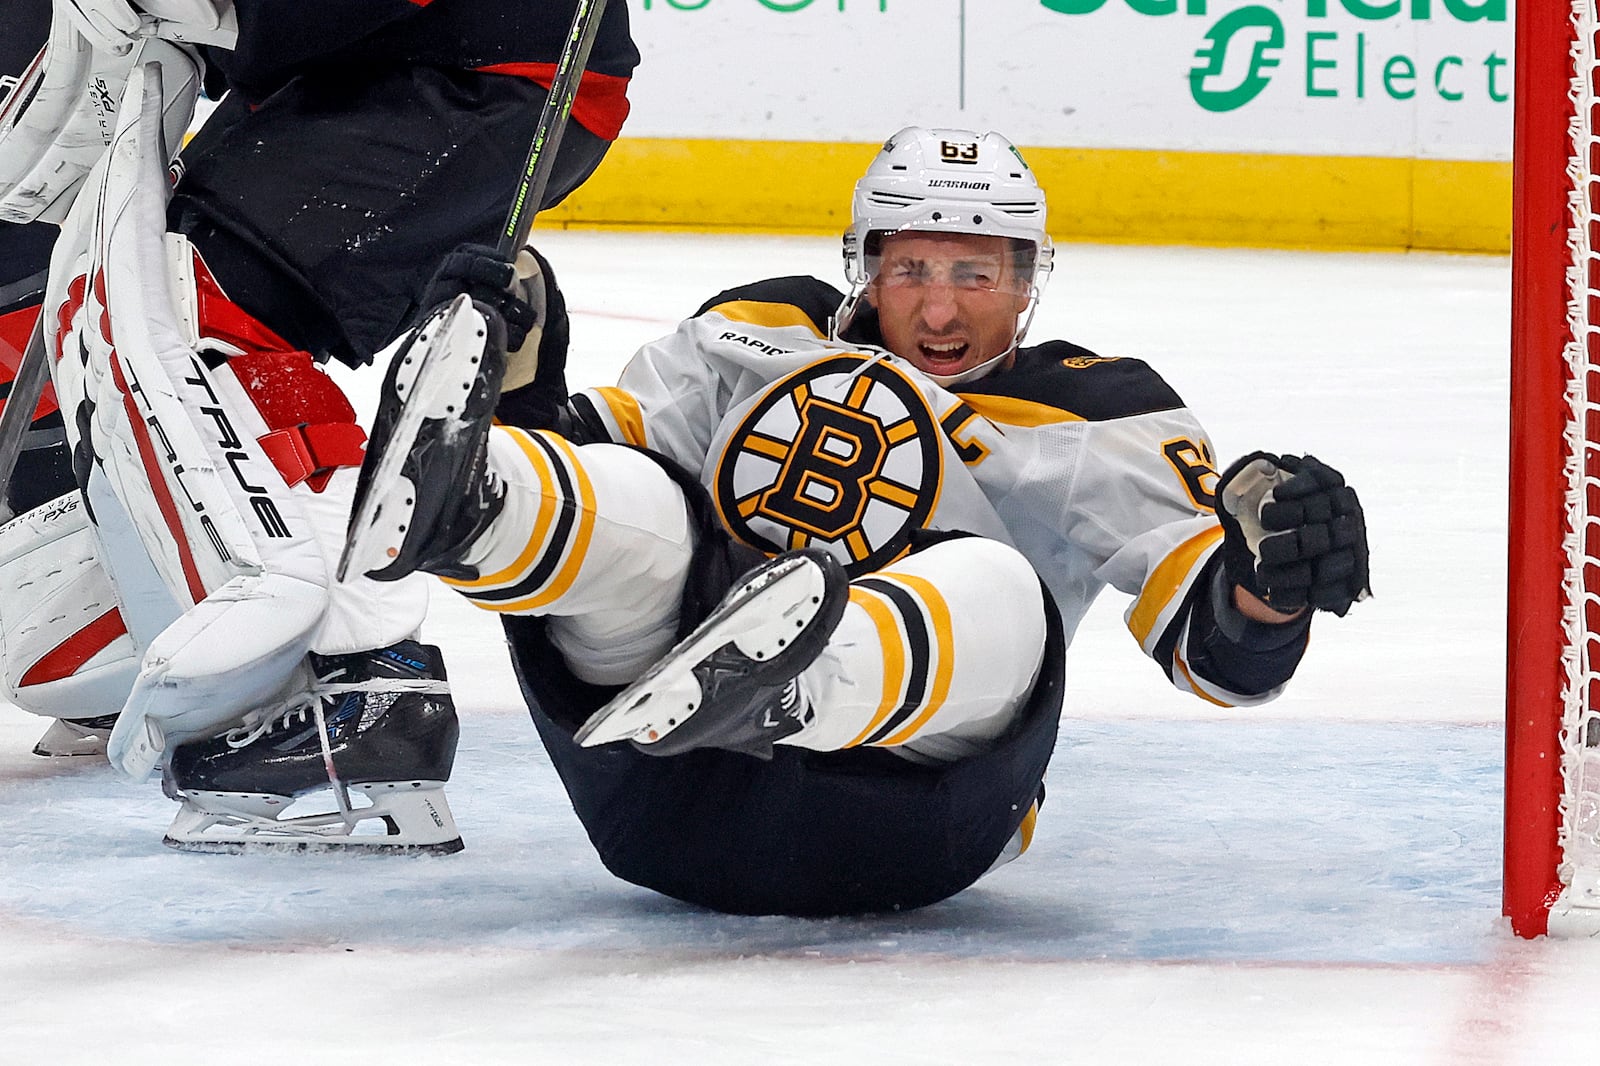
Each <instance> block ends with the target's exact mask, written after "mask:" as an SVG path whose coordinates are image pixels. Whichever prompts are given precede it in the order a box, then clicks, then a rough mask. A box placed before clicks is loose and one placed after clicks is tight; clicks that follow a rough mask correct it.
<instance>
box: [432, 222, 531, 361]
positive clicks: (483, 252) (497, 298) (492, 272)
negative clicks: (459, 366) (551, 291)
mask: <svg viewBox="0 0 1600 1066" xmlns="http://www.w3.org/2000/svg"><path fill="white" fill-rule="evenodd" d="M461 293H466V294H467V295H468V296H470V297H472V298H473V299H474V300H476V301H478V302H479V303H481V304H488V305H489V306H490V307H492V308H494V309H495V310H496V311H498V312H499V313H500V318H501V319H502V320H503V321H504V322H505V324H506V347H507V349H509V350H510V351H513V352H514V351H516V350H517V349H519V348H521V347H522V346H523V344H525V343H526V342H527V339H528V331H529V330H531V329H533V328H534V327H535V326H537V325H538V324H539V320H540V318H541V315H540V311H541V309H542V305H543V303H544V293H543V291H536V290H534V289H533V288H532V287H530V286H528V285H525V284H523V283H522V281H521V279H519V278H518V277H517V268H516V265H515V264H514V263H513V262H512V261H511V260H508V259H506V258H505V257H504V256H502V255H501V254H500V253H499V252H497V251H496V250H495V249H493V248H490V247H489V246H488V245H484V244H462V245H457V246H456V249H455V251H453V252H451V253H450V254H449V255H447V256H445V257H444V261H443V262H441V263H440V264H439V268H438V269H437V270H435V271H434V272H433V277H432V278H429V279H428V287H427V288H426V289H424V290H423V293H422V312H423V314H427V313H429V312H430V311H432V310H433V308H435V307H437V306H439V305H440V304H442V303H448V302H449V301H450V300H453V299H455V297H457V296H459V295H460V294H461Z"/></svg>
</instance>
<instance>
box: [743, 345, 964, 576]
mask: <svg viewBox="0 0 1600 1066" xmlns="http://www.w3.org/2000/svg"><path fill="white" fill-rule="evenodd" d="M939 444H940V436H939V432H938V423H937V421H936V420H935V419H934V417H933V412H932V411H930V410H929V409H928V405H927V403H926V402H925V401H924V400H923V398H922V394H921V393H920V392H918V391H917V388H916V386H915V385H913V384H912V383H911V382H910V381H909V380H907V378H906V377H905V376H904V375H903V374H901V373H900V372H899V371H897V370H896V369H895V368H894V367H893V366H890V365H889V364H887V363H885V362H882V361H868V360H866V359H864V358H861V357H856V356H840V357H838V358H834V359H827V360H824V361H822V362H820V363H814V364H812V365H811V366H808V367H806V368H805V369H804V370H801V371H800V372H798V373H796V374H793V375H791V376H789V377H787V378H784V379H783V380H782V381H779V382H777V383H776V384H774V385H773V386H772V387H771V388H770V389H769V390H768V391H767V393H766V395H764V396H763V397H762V398H761V399H760V400H759V401H758V402H757V403H756V405H755V406H754V407H753V408H751V410H750V412H749V414H747V415H746V416H745V418H744V421H743V422H742V423H740V425H739V428H738V429H736V430H735V431H734V433H733V436H731V437H730V438H729V439H728V445H727V449H726V451H725V452H724V453H723V455H722V459H721V462H719V463H718V466H717V475H716V483H715V495H716V503H717V508H718V510H719V511H720V512H721V513H722V518H723V521H724V522H726V523H727V525H728V528H729V529H731V530H732V531H733V533H734V535H735V536H737V537H738V538H739V539H740V540H743V541H745V542H746V543H748V544H753V545H755V546H756V547H758V548H763V549H765V550H767V551H774V552H776V551H785V550H788V549H791V548H804V547H823V548H828V549H829V550H831V551H832V552H833V553H834V554H835V555H836V556H838V557H839V558H840V559H841V560H843V561H845V562H846V563H847V564H848V565H849V567H850V569H851V570H852V571H861V570H870V569H875V568H877V567H880V566H883V565H884V564H885V563H888V562H889V561H891V560H893V559H895V558H896V557H898V556H899V555H901V554H902V553H903V552H904V551H905V550H906V547H907V545H908V544H909V542H910V536H911V531H912V530H914V529H921V528H923V527H924V526H925V525H926V524H927V521H928V517H929V515H931V514H932V513H933V509H934V505H935V504H936V503H937V502H938V499H939V486H940V484H941V476H942V470H941V462H942V458H941V452H940V450H939Z"/></svg>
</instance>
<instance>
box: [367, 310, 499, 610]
mask: <svg viewBox="0 0 1600 1066" xmlns="http://www.w3.org/2000/svg"><path fill="white" fill-rule="evenodd" d="M505 365H506V360H505V325H504V323H502V322H501V320H500V316H499V315H498V314H496V313H495V312H494V311H493V310H491V309H490V308H488V307H486V306H484V305H482V304H474V303H473V302H472V300H471V299H469V298H468V297H466V296H458V297H456V299H454V300H452V301H451V302H450V303H448V304H445V305H443V306H441V307H439V308H437V309H435V310H434V312H433V313H432V314H430V315H429V316H428V317H427V318H426V319H424V320H423V323H422V325H421V326H420V327H418V329H417V332H416V335H415V336H413V337H411V338H409V339H407V340H406V341H404V342H403V343H402V344H400V345H399V348H398V351H396V352H395V353H394V355H393V356H392V358H391V359H390V362H389V370H388V373H387V374H386V375H385V376H384V380H383V387H382V390H381V391H380V393H379V397H378V411H377V414H376V415H375V416H374V417H373V423H372V435H371V439H369V440H368V441H367V453H366V458H365V460H364V461H363V462H362V464H361V476H360V479H359V480H358V481H357V483H356V495H355V502H354V505H353V506H352V507H351V514H350V528H349V531H348V539H347V541H346V544H345V549H344V554H343V556H342V557H341V558H340V560H339V570H338V576H339V580H341V581H343V580H345V579H346V578H347V577H348V576H350V575H351V574H362V573H365V574H368V575H369V576H371V577H374V578H376V579H378V580H380V581H396V580H399V579H400V578H402V577H405V576H406V575H407V574H410V573H412V572H414V571H416V570H427V571H429V572H430V573H435V574H442V575H444V576H446V577H474V576H476V575H475V574H472V573H469V572H467V571H465V570H463V569H462V568H460V567H457V566H456V565H455V562H456V559H457V558H458V555H459V553H460V552H461V551H462V550H463V549H464V548H465V547H466V546H467V545H468V544H470V543H471V542H472V539H473V538H474V537H475V536H477V535H478V534H479V533H480V532H482V530H483V528H484V527H485V526H486V525H488V524H489V522H490V520H492V519H493V518H494V516H495V515H497V514H499V513H500V507H501V504H502V502H503V500H504V490H503V488H502V486H500V485H499V484H498V482H497V481H496V480H495V479H493V478H492V477H491V476H490V475H489V474H488V473H487V471H486V469H485V466H486V461H487V453H486V450H485V449H486V441H487V440H488V436H489V426H490V424H491V423H492V421H493V419H494V406H495V403H496V402H497V401H498V400H499V398H500V384H501V381H502V380H503V379H504V377H505Z"/></svg>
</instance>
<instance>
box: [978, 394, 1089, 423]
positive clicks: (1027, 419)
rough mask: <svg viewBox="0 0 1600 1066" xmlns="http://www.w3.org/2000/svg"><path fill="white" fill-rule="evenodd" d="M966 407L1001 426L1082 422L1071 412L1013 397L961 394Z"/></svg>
mask: <svg viewBox="0 0 1600 1066" xmlns="http://www.w3.org/2000/svg"><path fill="white" fill-rule="evenodd" d="M961 399H962V400H963V401H964V402H965V403H966V405H967V406H968V407H970V408H972V409H973V410H974V411H976V412H978V413H979V414H980V415H982V416H983V417H984V418H987V419H988V420H989V421H991V422H998V423H1000V424H1001V425H1003V426H1051V425H1055V424H1056V423H1058V422H1082V421H1083V419H1082V418H1081V417H1079V416H1078V415H1075V414H1073V413H1072V412H1071V411H1063V410H1062V409H1061V408H1059V407H1051V406H1050V405H1049V404H1043V403H1034V402H1033V401H1032V400H1019V399H1017V398H1016V397H1014V396H991V395H988V394H987V393H977V392H963V393H961Z"/></svg>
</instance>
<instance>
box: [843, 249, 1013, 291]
mask: <svg viewBox="0 0 1600 1066" xmlns="http://www.w3.org/2000/svg"><path fill="white" fill-rule="evenodd" d="M872 236H873V237H878V234H876V233H875V234H873V235H872ZM867 243H868V247H867V249H866V253H867V254H866V255H865V256H864V257H863V263H862V265H863V267H864V268H865V279H864V280H866V281H867V282H868V283H870V284H875V285H878V286H880V287H882V288H885V289H924V288H932V287H935V286H946V287H949V288H951V289H955V290H958V291H961V292H984V293H1004V294H1007V295H1011V296H1022V295H1025V294H1027V293H1028V292H1029V291H1030V290H1031V289H1032V287H1033V278H1034V268H1035V262H1036V256H1035V251H1034V247H1033V245H1032V244H1031V243H1029V242H1027V241H1013V240H1005V241H1003V242H1001V241H994V240H985V241H980V242H973V243H976V244H979V245H981V247H979V248H973V247H964V246H963V242H961V241H959V240H928V241H916V240H913V241H905V242H902V241H888V242H885V241H881V240H869V241H868V242H867ZM884 244H887V245H888V247H887V248H885V247H883V245H884Z"/></svg>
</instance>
